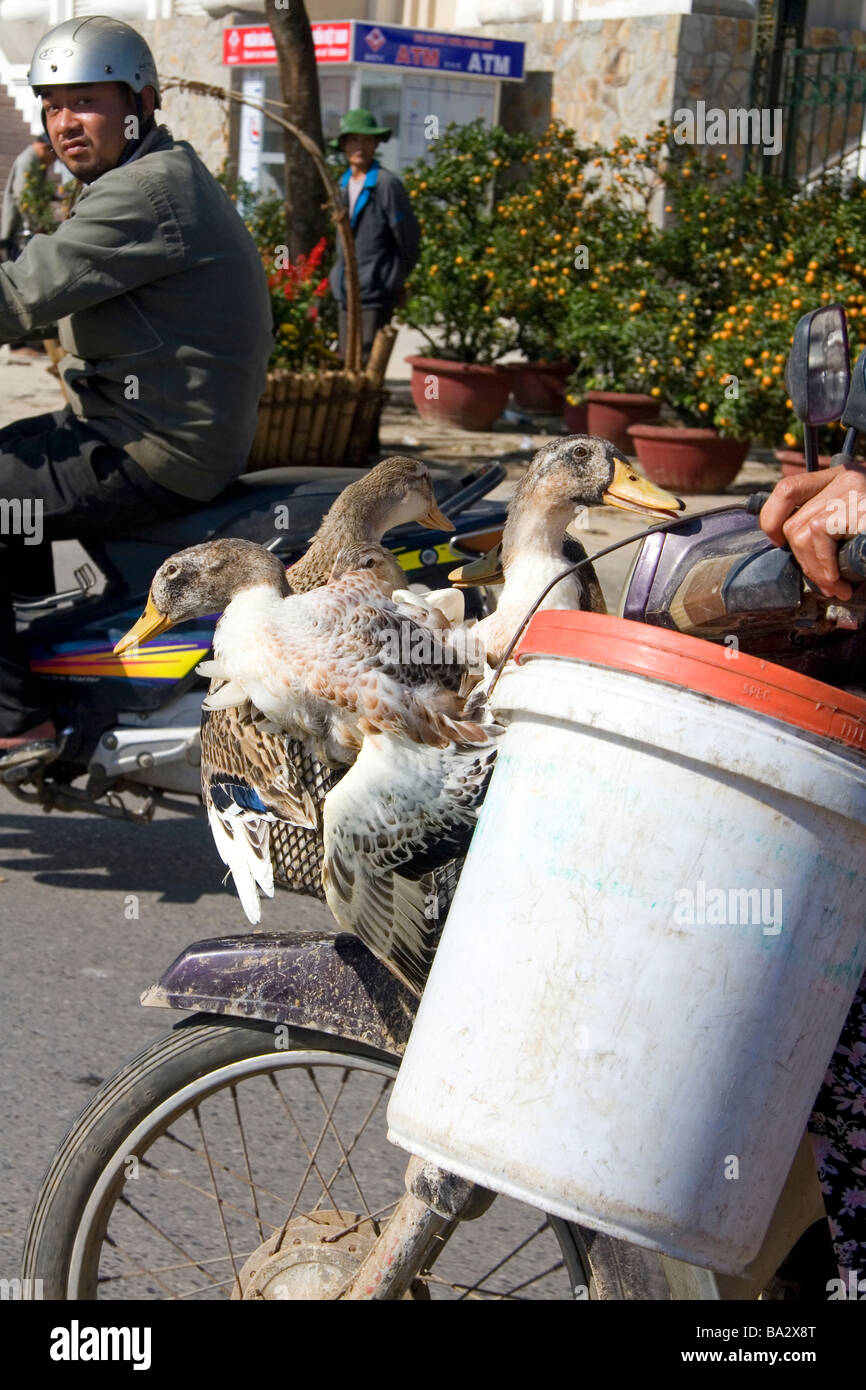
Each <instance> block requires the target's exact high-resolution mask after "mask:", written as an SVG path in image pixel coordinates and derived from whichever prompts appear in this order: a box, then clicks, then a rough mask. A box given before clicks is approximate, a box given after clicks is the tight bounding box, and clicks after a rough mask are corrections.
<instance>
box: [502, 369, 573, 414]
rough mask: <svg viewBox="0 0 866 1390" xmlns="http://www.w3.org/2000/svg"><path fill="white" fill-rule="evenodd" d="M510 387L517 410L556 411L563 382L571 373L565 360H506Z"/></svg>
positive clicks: (561, 401)
mask: <svg viewBox="0 0 866 1390" xmlns="http://www.w3.org/2000/svg"><path fill="white" fill-rule="evenodd" d="M505 370H506V371H507V372H510V374H511V390H512V393H513V395H514V399H515V401H516V402H517V404H518V405H519V406H520V408H521V410H539V411H546V412H547V413H548V414H549V415H555V414H558V413H559V412H560V411H561V410H562V407H563V405H564V404H565V383H566V382H567V380H568V377H569V374H570V372H571V367H570V366H569V364H568V363H567V362H508V363H506V364H505Z"/></svg>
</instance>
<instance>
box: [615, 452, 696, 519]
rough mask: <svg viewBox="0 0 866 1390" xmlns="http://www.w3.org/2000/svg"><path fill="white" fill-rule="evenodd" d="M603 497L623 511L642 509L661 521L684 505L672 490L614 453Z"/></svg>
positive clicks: (639, 510) (681, 508)
mask: <svg viewBox="0 0 866 1390" xmlns="http://www.w3.org/2000/svg"><path fill="white" fill-rule="evenodd" d="M602 501H603V502H606V503H607V505H608V506H609V507H620V508H622V510H623V511H625V512H642V513H643V515H644V516H656V517H659V518H661V519H662V520H664V521H666V520H667V519H668V517H670V516H672V515H674V514H675V513H676V512H681V511H683V510H684V508H685V505H686V504H685V502H682V501H681V500H680V498H679V497H674V495H673V493H671V492H665V491H664V489H663V488H660V487H656V485H655V483H651V482H650V481H649V479H648V478H643V477H641V475H640V473H638V471H637V469H636V468H635V467H634V465H633V464H631V463H629V462H628V460H627V459H623V458H619V457H617V456H616V455H614V465H613V477H612V478H611V480H610V482H609V484H608V486H607V490H606V491H605V492H604V493H603V495H602Z"/></svg>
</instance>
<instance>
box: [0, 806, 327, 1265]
mask: <svg viewBox="0 0 866 1390" xmlns="http://www.w3.org/2000/svg"><path fill="white" fill-rule="evenodd" d="M222 874H223V866H222V864H221V863H220V861H219V859H218V858H217V856H216V853H215V851H214V849H213V845H212V842H211V838H210V833H209V831H208V828H207V824H206V822H205V820H204V819H203V818H201V819H193V818H192V817H187V816H184V815H179V814H177V813H174V814H171V813H168V812H164V811H163V812H160V813H159V814H158V815H157V816H156V818H155V819H154V821H153V823H152V824H151V825H149V826H148V825H133V824H125V823H122V822H114V821H108V820H104V819H101V818H99V817H97V816H87V815H79V814H75V815H61V814H56V813H55V814H52V815H50V816H46V815H44V814H43V813H42V812H40V811H38V810H35V809H33V808H31V807H29V806H24V805H22V804H21V803H19V802H17V801H15V800H13V798H12V797H11V796H9V794H8V793H7V792H6V791H5V790H2V789H0V875H2V881H0V940H2V983H0V1020H2V1021H0V1037H2V1057H3V1068H2V1074H0V1090H2V1096H0V1108H2V1114H3V1117H4V1121H3V1143H2V1150H0V1174H2V1182H0V1193H2V1195H0V1278H4V1277H5V1278H12V1277H14V1276H15V1275H17V1274H18V1266H19V1261H20V1254H21V1247H22V1243H23V1239H24V1232H25V1229H26V1226H27V1220H28V1217H29V1213H30V1208H31V1206H32V1204H33V1200H34V1198H35V1196H36V1192H37V1190H38V1187H39V1184H40V1182H41V1179H42V1176H43V1174H44V1171H45V1169H46V1167H47V1166H48V1163H49V1161H50V1159H51V1156H52V1153H53V1151H54V1149H55V1147H56V1146H57V1144H58V1143H59V1141H60V1140H61V1138H62V1137H63V1135H64V1134H65V1132H66V1130H67V1129H68V1128H69V1125H70V1123H71V1121H72V1120H73V1118H74V1116H75V1115H76V1114H77V1112H78V1111H79V1110H80V1109H81V1108H82V1107H83V1106H84V1105H85V1104H86V1102H87V1101H88V1100H89V1099H90V1097H91V1095H92V1094H93V1092H94V1090H95V1088H96V1087H97V1086H98V1085H99V1084H100V1083H101V1082H102V1081H103V1080H104V1079H105V1078H106V1077H107V1076H109V1075H110V1074H111V1073H112V1072H113V1071H114V1070H115V1068H116V1067H118V1066H119V1065H120V1064H121V1063H122V1062H123V1061H124V1060H125V1059H126V1058H127V1057H129V1056H130V1055H132V1054H133V1053H135V1052H137V1051H138V1050H139V1049H140V1048H141V1047H143V1046H145V1045H146V1044H147V1042H148V1040H149V1039H151V1038H156V1037H158V1036H160V1035H161V1034H163V1033H165V1032H166V1031H168V1029H169V1028H170V1027H171V1026H172V1024H173V1023H174V1022H175V1021H176V1019H177V1018H178V1017H180V1015H178V1014H176V1013H174V1012H171V1011H168V1010H163V1009H143V1008H142V1007H141V1006H140V1004H139V1002H138V1000H139V995H140V994H141V992H142V990H143V989H145V988H146V986H147V985H149V984H152V983H153V982H154V981H155V980H156V979H158V978H159V976H160V974H161V973H162V971H163V970H164V969H165V968H166V966H168V965H169V964H170V962H171V961H172V960H174V958H175V957H176V956H177V955H178V954H179V953H180V951H181V950H182V948H183V947H184V946H186V945H187V944H188V943H189V942H191V941H196V940H201V939H203V938H205V937H210V936H221V935H224V934H231V933H234V932H239V931H244V930H249V926H248V924H247V922H246V919H245V917H244V915H243V913H242V911H241V908H240V905H239V903H238V901H237V898H236V897H235V894H234V891H233V890H232V889H231V888H230V887H224V886H223V884H222ZM132 894H134V895H135V896H136V897H137V898H138V912H139V916H138V920H137V921H136V920H127V918H126V916H125V911H126V910H127V906H128V901H129V896H130V895H132ZM268 906H269V907H270V908H271V912H270V914H266V917H267V920H266V922H265V924H264V925H268V926H270V927H271V928H272V929H274V930H283V929H286V930H288V929H302V928H304V927H321V926H322V925H323V924H324V923H326V922H328V921H329V914H328V913H327V910H326V909H325V908H324V907H323V906H321V905H320V904H319V903H317V902H315V901H313V900H312V899H307V898H300V897H297V896H294V895H291V894H288V893H281V894H280V895H279V897H278V898H277V899H276V900H275V902H274V903H273V904H269V905H268Z"/></svg>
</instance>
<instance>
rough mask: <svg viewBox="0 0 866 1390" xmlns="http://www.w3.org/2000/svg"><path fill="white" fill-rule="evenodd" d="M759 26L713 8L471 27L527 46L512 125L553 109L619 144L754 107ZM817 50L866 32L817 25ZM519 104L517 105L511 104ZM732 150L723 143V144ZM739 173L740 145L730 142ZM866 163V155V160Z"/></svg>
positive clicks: (838, 136)
mask: <svg viewBox="0 0 866 1390" xmlns="http://www.w3.org/2000/svg"><path fill="white" fill-rule="evenodd" d="M753 28H754V26H753V23H752V21H751V20H747V19H737V18H733V17H724V16H721V17H720V16H718V15H710V14H695V13H693V14H663V15H658V14H657V15H646V16H641V17H633V18H625V19H607V20H591V21H587V22H578V23H560V22H554V23H513V24H512V23H497V24H492V23H487V24H485V25H484V27H483V28H476V29H474V30H471V31H469V32H473V33H477V34H484V35H487V36H493V35H495V36H496V37H498V38H505V39H519V40H522V41H523V42H524V43H526V71H527V82H526V84H525V86H524V88H523V89H522V91H521V92H520V95H519V96H515V97H514V98H513V99H512V100H511V101H510V102H509V108H510V114H509V119H508V123H509V125H511V126H514V125H515V123H516V122H518V121H519V122H522V123H523V128H524V129H543V127H544V126H545V125H546V123H547V121H548V120H549V118H550V117H551V116H556V117H558V118H559V119H560V120H563V121H565V123H566V124H567V125H569V126H571V127H572V128H573V129H574V130H575V131H576V132H577V135H578V137H579V139H580V140H581V141H582V142H583V143H585V144H592V143H594V142H599V143H601V144H605V145H609V144H612V143H613V142H614V141H615V140H616V139H617V138H618V136H620V135H623V134H628V135H634V136H642V135H645V134H647V133H648V132H649V131H651V130H652V129H653V128H654V126H655V125H656V124H657V123H658V122H659V121H661V120H665V121H671V120H672V119H673V118H674V113H675V112H678V111H682V110H684V109H691V110H695V109H696V107H697V104H698V102H704V103H705V109H706V110H709V109H710V108H713V107H715V108H721V109H722V110H724V111H725V112H727V111H728V110H730V109H732V108H734V109H738V108H746V109H748V107H749V93H750V84H751V72H752V35H753ZM805 40H806V44H807V45H809V46H814V47H834V46H837V45H843V46H844V45H851V46H853V47H855V48H860V47H863V50H864V51H863V63H862V71H863V75H864V81H866V33H863V32H861V31H857V30H836V29H826V28H823V29H810V30H808V31H807V33H806V36H805ZM512 107H513V109H511V108H512ZM863 118H864V110H863V107H862V106H855V108H854V109H852V111H851V113H850V115H849V117H848V122H847V127H846V125H845V122H844V119H843V117H842V116H840V115H839V114H838V113H837V114H836V115H835V116H834V117H833V120H832V124H831V129H830V140H829V145H830V149H831V151H833V150H838V149H841V148H844V147H848V148H849V149H850V148H852V145H856V143H857V140H858V138H859V131H860V128H861V126H862V124H863ZM827 122H828V115H827V112H826V110H824V111H822V110H820V109H819V111H818V113H817V120H816V132H815V134H816V138H817V141H818V144H819V145H820V146H821V148H822V149H823V135H824V133H825V131H826V126H827ZM799 146H805V136H803V135H802V134H801V137H800V139H799V141H798V158H797V173H798V174H799V175H800V176H803V175H805V173H806V168H805V150H804V149H803V150H801V149H800V148H799ZM723 148H724V147H723ZM727 153H728V157H729V161H730V163H729V167H730V169H731V173H732V175H736V174H738V172H739V170H740V167H741V159H742V154H743V147H742V146H729V147H727ZM864 167H866V160H864Z"/></svg>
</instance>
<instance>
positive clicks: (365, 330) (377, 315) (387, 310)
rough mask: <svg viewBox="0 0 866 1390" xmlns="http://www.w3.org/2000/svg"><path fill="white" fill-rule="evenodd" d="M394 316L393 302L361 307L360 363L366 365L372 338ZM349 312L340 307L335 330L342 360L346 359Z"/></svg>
mask: <svg viewBox="0 0 866 1390" xmlns="http://www.w3.org/2000/svg"><path fill="white" fill-rule="evenodd" d="M393 316H394V306H393V304H380V305H379V306H378V307H377V308H374V309H365V308H364V307H363V305H362V307H361V365H362V366H366V365H367V358H368V357H369V356H370V349H371V348H372V346H373V340H374V338H375V337H376V334H377V333H378V332H379V329H380V328H384V326H385V324H386V323H390V322H391V319H392V318H393ZM348 326H349V314H348V311H347V310H346V309H343V308H342V307H341V308H340V310H339V314H338V319H337V332H338V335H339V346H338V351H339V354H340V358H341V360H342V361H343V362H345V360H346V339H347V337H348V332H347V330H348Z"/></svg>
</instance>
